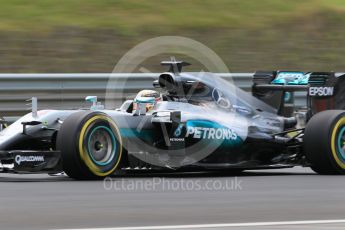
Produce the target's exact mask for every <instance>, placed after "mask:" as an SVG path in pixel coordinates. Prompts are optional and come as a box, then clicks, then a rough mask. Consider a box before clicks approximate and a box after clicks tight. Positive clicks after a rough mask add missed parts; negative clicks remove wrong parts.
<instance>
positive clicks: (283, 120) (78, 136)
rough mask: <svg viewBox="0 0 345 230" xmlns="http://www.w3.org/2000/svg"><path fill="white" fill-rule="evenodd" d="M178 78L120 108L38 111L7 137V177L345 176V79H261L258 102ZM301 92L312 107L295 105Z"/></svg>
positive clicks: (212, 78)
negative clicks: (265, 172) (137, 172)
mask: <svg viewBox="0 0 345 230" xmlns="http://www.w3.org/2000/svg"><path fill="white" fill-rule="evenodd" d="M162 64H163V65H165V66H168V67H169V70H168V71H167V72H164V73H162V74H160V75H159V78H158V79H157V80H155V81H154V82H153V86H154V87H155V88H156V90H144V91H141V92H140V93H139V94H138V95H137V97H135V98H134V99H133V100H127V101H125V102H124V103H123V104H122V106H121V107H120V108H119V109H116V110H115V109H104V106H102V105H100V104H99V103H98V102H97V98H96V97H94V96H88V97H87V98H86V100H88V101H90V102H91V103H92V106H91V108H90V109H87V110H83V109H80V110H40V111H37V110H36V107H37V106H36V104H37V102H36V99H35V98H34V99H33V100H34V101H33V105H35V106H33V111H32V112H31V113H29V114H27V115H25V116H23V117H21V118H20V119H19V120H17V121H16V122H14V123H13V124H11V125H9V126H8V127H6V128H5V129H3V130H2V131H1V132H0V150H1V151H0V162H1V165H0V166H1V172H4V173H5V172H13V173H52V174H53V173H58V172H62V171H64V172H65V173H66V174H67V175H68V176H70V177H72V178H74V179H100V178H104V177H106V176H109V175H112V174H117V173H120V172H126V171H131V170H133V169H145V170H148V171H150V172H151V171H152V172H153V171H155V170H171V171H174V170H181V171H184V170H226V171H242V170H248V169H270V168H286V167H294V166H305V167H311V168H312V169H313V170H314V171H316V172H317V173H320V174H345V111H344V110H343V109H345V100H344V97H345V82H344V81H345V80H344V79H345V76H344V75H343V74H341V73H333V72H308V73H304V72H292V71H258V72H256V73H255V74H254V76H253V85H252V95H250V94H249V93H247V92H244V91H242V90H241V89H239V88H237V87H235V86H234V85H233V84H231V83H230V82H229V81H226V80H224V79H222V78H220V77H218V76H217V75H215V74H213V73H192V72H182V67H184V66H187V65H188V63H186V62H179V61H175V60H172V61H166V62H162ZM295 91H303V92H307V99H306V107H305V108H302V109H299V110H297V111H296V109H295V108H294V107H293V106H290V105H289V104H291V103H290V102H291V101H292V99H293V96H294V92H295Z"/></svg>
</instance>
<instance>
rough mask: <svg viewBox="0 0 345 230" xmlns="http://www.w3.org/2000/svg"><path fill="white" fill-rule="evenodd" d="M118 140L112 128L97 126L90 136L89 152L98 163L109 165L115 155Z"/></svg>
mask: <svg viewBox="0 0 345 230" xmlns="http://www.w3.org/2000/svg"><path fill="white" fill-rule="evenodd" d="M115 153H116V140H115V136H114V134H113V132H112V130H111V129H109V128H108V127H106V126H97V127H95V128H94V129H93V130H92V131H91V133H90V135H89V138H88V154H89V156H90V158H91V160H92V161H93V162H94V163H95V164H97V165H101V166H103V165H107V164H109V163H110V162H111V161H112V160H113V159H114V157H115V155H116V154H115Z"/></svg>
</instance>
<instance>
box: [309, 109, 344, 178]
mask: <svg viewBox="0 0 345 230" xmlns="http://www.w3.org/2000/svg"><path fill="white" fill-rule="evenodd" d="M304 150H305V154H306V157H307V160H308V161H309V163H311V168H312V169H313V170H314V171H315V172H317V173H319V174H326V175H327V174H345V111H343V110H327V111H323V112H320V113H317V114H316V115H314V116H313V117H312V118H311V119H310V121H309V122H308V124H307V126H306V128H305V132H304Z"/></svg>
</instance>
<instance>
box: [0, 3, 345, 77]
mask: <svg viewBox="0 0 345 230" xmlns="http://www.w3.org/2000/svg"><path fill="white" fill-rule="evenodd" d="M0 6H1V7H0V19H1V20H0V72H3V73H4V72H13V73H14V72H111V71H112V70H113V67H114V65H115V64H116V62H117V61H118V60H119V58H121V56H122V55H123V54H125V53H126V52H127V51H128V50H129V49H130V48H132V47H133V46H135V45H137V44H138V43H140V42H142V41H145V40H146V39H149V38H153V37H156V36H163V35H174V36H186V37H189V38H193V39H196V40H197V41H200V42H202V43H204V44H205V45H207V46H208V47H210V48H211V49H213V50H214V51H215V52H216V53H217V54H218V55H219V56H220V57H221V58H222V59H223V60H224V61H225V63H226V64H227V65H228V67H229V69H230V70H231V71H232V72H251V71H255V70H257V69H286V70H288V69H291V70H304V71H307V70H313V71H317V70H323V71H328V70H334V71H345V1H344V0H303V1H301V0H260V1H259V0H212V1H210V0H208V1H206V0H189V1H185V0H184V1H183V0H175V1H165V0H161V1H159V0H156V1H153V0H152V1H148V0H135V1H134V0H99V1H96V0H35V1H24V0H0ZM149 65H152V68H150V70H151V71H156V70H157V71H159V70H161V69H160V67H159V65H157V63H149Z"/></svg>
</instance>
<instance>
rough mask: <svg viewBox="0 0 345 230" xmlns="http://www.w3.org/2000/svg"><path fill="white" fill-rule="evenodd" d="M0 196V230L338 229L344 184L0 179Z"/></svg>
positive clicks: (310, 176)
mask: <svg viewBox="0 0 345 230" xmlns="http://www.w3.org/2000/svg"><path fill="white" fill-rule="evenodd" d="M0 188H1V190H0V229H24V228H25V229H67V228H70V229H76V228H79V229H88V228H96V229H102V228H115V229H118V227H138V226H141V227H145V226H157V227H156V229H163V228H166V229H198V228H203V229H345V220H343V219H345V177H343V176H320V175H316V174H314V173H313V172H312V171H311V170H309V169H307V168H294V169H279V170H264V171H248V172H244V173H242V174H240V175H238V176H234V175H231V174H227V173H209V172H207V173H198V174H195V173H186V174H158V175H155V176H154V177H151V176H148V175H145V174H144V175H143V174H141V173H140V174H136V175H130V176H123V177H115V178H112V179H109V180H107V181H105V182H104V181H73V180H70V179H69V178H67V177H65V176H54V177H51V176H46V175H8V174H1V175H0ZM315 220H322V221H323V222H321V223H318V222H315ZM324 220H327V221H329V220H337V221H336V222H335V223H332V222H327V221H326V222H325V221H324ZM338 220H340V221H338ZM290 221H293V222H290ZM296 221H302V222H296ZM305 221H311V222H310V223H309V222H305ZM313 221H314V222H313ZM263 222H265V223H267V222H268V223H267V224H266V225H263V226H260V224H265V223H263ZM272 222H274V223H272ZM276 222H278V223H276ZM286 222H287V223H286ZM238 223H244V224H243V226H241V225H231V224H238ZM253 223H254V226H250V224H253ZM255 223H257V224H255ZM284 223H286V224H284ZM217 224H218V225H217ZM269 224H271V225H269ZM181 225H186V226H181ZM193 226H194V227H193ZM240 226H241V227H240ZM151 228H152V227H151ZM129 229H138V228H129ZM146 229H150V227H147V228H146Z"/></svg>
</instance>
